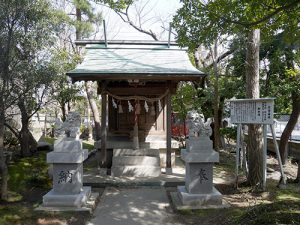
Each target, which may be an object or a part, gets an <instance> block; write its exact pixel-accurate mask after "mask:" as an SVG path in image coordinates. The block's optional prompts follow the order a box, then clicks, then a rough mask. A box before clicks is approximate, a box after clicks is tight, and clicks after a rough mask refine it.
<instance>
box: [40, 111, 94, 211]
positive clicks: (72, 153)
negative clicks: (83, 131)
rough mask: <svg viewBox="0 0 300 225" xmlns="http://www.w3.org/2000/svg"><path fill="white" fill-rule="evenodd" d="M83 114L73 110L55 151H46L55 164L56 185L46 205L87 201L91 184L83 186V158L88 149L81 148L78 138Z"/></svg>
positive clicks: (46, 197)
mask: <svg viewBox="0 0 300 225" xmlns="http://www.w3.org/2000/svg"><path fill="white" fill-rule="evenodd" d="M79 127H80V115H79V114H78V113H76V112H70V113H69V115H68V118H67V120H66V122H65V123H64V124H63V130H64V131H65V135H64V136H63V137H60V138H59V139H58V140H57V141H55V143H54V151H52V152H50V153H48V154H47V163H51V164H53V189H52V190H51V191H49V192H48V193H47V194H46V195H44V196H43V206H44V207H75V208H80V207H83V206H85V205H86V202H87V200H88V199H89V197H90V195H91V187H83V182H82V177H83V167H82V163H83V161H84V160H85V159H86V158H87V157H88V151H87V150H86V149H82V142H81V140H80V139H79V138H78V134H79Z"/></svg>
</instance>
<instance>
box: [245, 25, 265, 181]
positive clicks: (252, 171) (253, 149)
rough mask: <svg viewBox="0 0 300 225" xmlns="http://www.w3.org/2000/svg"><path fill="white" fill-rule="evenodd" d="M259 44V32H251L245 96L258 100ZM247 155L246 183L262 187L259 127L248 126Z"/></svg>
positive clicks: (248, 44) (248, 43) (261, 139)
mask: <svg viewBox="0 0 300 225" xmlns="http://www.w3.org/2000/svg"><path fill="white" fill-rule="evenodd" d="M259 44H260V30H259V29H256V30H251V31H250V32H249V35H248V39H247V52H246V94H247V98H253V99H255V98H259ZM247 153H248V161H249V174H248V182H249V183H250V185H252V186H255V185H257V184H260V185H262V183H263V182H262V179H263V171H262V170H263V169H262V165H263V157H262V154H263V137H262V128H261V125H254V124H249V125H248V143H247Z"/></svg>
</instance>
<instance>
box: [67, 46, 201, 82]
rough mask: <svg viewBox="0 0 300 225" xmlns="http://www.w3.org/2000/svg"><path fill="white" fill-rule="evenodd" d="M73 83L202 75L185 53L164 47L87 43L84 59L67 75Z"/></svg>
mask: <svg viewBox="0 0 300 225" xmlns="http://www.w3.org/2000/svg"><path fill="white" fill-rule="evenodd" d="M67 75H68V76H70V77H71V78H72V79H73V80H75V81H76V80H101V79H130V78H132V77H135V78H141V79H155V78H158V77H159V79H166V80H167V79H169V78H170V79H174V78H175V79H177V80H193V79H194V78H195V79H196V78H199V77H200V76H202V75H204V74H203V72H201V71H199V70H197V69H196V68H195V67H194V66H193V65H192V64H191V62H190V60H189V58H188V54H187V52H186V50H182V49H180V48H179V47H178V46H174V45H171V46H170V48H168V45H167V44H150V45H149V44H145V45H141V44H134V43H133V44H109V45H108V47H105V45H104V44H88V45H86V51H85V55H84V60H83V62H82V63H81V64H79V65H77V67H76V68H75V69H74V70H71V71H69V72H68V73H67Z"/></svg>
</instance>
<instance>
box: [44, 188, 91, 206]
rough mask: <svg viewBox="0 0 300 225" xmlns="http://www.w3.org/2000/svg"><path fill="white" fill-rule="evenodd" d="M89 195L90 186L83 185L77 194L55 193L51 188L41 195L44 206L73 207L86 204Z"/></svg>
mask: <svg viewBox="0 0 300 225" xmlns="http://www.w3.org/2000/svg"><path fill="white" fill-rule="evenodd" d="M90 196H91V187H83V188H82V191H81V192H80V193H79V194H71V195H69V194H56V193H54V191H53V190H51V191H49V192H48V193H47V194H46V195H44V196H43V206H44V207H56V206H57V207H75V208H81V207H84V206H85V205H86V204H87V201H88V199H89V198H90Z"/></svg>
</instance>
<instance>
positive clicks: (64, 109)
mask: <svg viewBox="0 0 300 225" xmlns="http://www.w3.org/2000/svg"><path fill="white" fill-rule="evenodd" d="M60 109H61V113H62V116H61V120H62V121H63V122H65V120H66V108H65V104H64V103H62V104H60ZM45 135H46V134H45Z"/></svg>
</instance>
